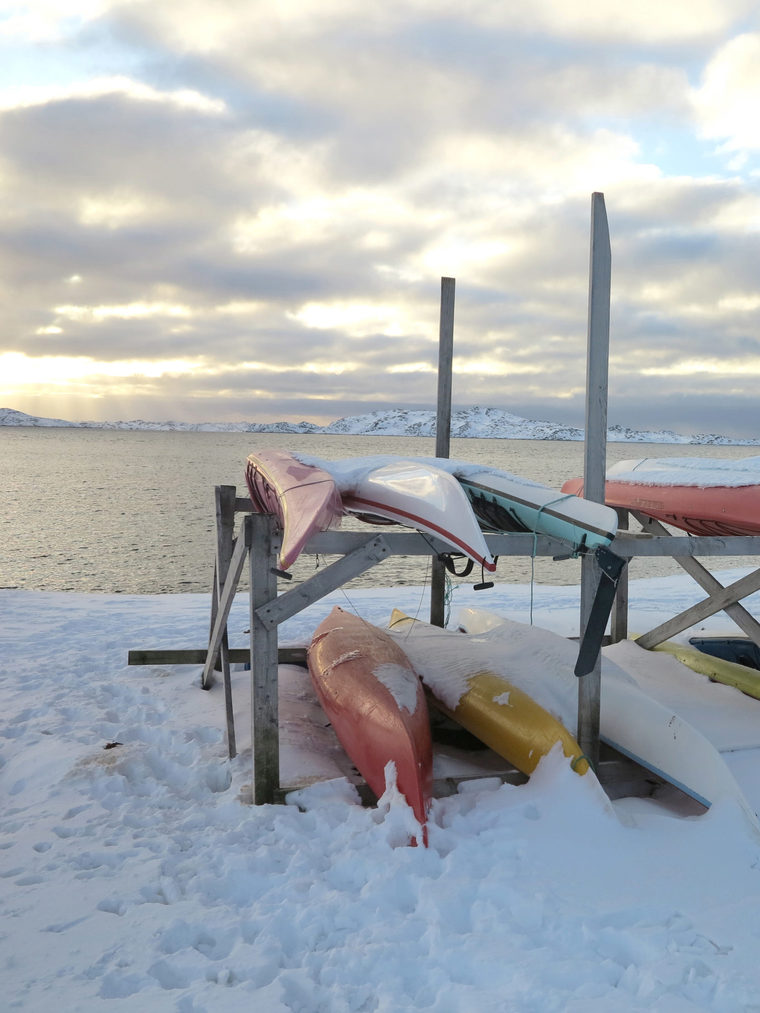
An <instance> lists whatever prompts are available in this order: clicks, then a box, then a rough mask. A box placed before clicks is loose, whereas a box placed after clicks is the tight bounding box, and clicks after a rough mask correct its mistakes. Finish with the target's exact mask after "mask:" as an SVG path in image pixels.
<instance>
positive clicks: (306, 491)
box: [245, 450, 343, 570]
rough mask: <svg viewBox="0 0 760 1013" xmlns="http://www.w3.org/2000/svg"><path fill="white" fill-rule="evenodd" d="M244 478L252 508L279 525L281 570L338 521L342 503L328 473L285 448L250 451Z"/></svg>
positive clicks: (287, 567)
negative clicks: (318, 534) (253, 452)
mask: <svg viewBox="0 0 760 1013" xmlns="http://www.w3.org/2000/svg"><path fill="white" fill-rule="evenodd" d="M245 479H246V484H247V485H248V492H249V494H250V497H251V503H252V504H253V507H254V510H255V511H256V512H257V513H268V514H273V515H274V516H275V517H276V518H277V521H278V523H279V525H280V529H281V531H282V547H281V549H280V557H279V564H280V567H281V568H282V569H283V570H288V569H289V568H290V567H291V566H292V565H293V563H294V562H295V561H296V559H297V558H298V556H299V555H300V553H301V551H302V549H303V548H304V546H305V545H306V543H307V542H308V540H309V539H310V538H311V537H312V536H313V535H315V534H316V533H317V532H318V531H325V530H327V529H328V528H331V527H337V526H338V525H339V524H340V519H341V516H342V513H343V505H342V503H341V500H340V494H339V492H338V489H337V486H336V485H335V481H334V480H333V478H332V476H331V475H329V474H328V473H327V472H326V471H323V470H322V469H321V468H317V467H315V466H313V465H309V464H303V463H302V462H301V461H300V460H298V458H296V457H294V456H293V455H292V454H290V453H288V451H285V450H267V451H262V452H261V453H258V454H250V455H249V457H248V461H247V463H246V471H245Z"/></svg>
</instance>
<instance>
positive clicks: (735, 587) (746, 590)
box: [636, 570, 760, 648]
mask: <svg viewBox="0 0 760 1013" xmlns="http://www.w3.org/2000/svg"><path fill="white" fill-rule="evenodd" d="M721 586H722V585H721ZM757 590H760V570H753V571H752V573H749V574H747V575H746V577H742V578H741V579H740V580H737V581H734V583H733V584H729V585H728V586H727V587H723V588H722V590H721V591H719V592H716V593H715V594H711V595H710V597H709V598H705V599H704V600H703V601H701V602H699V603H698V604H696V605H692V606H691V608H688V609H684V611H683V612H679V614H678V615H677V616H673V618H672V619H668V621H667V622H665V623H662V625H661V626H657V627H655V629H653V630H650V631H649V632H648V633H645V634H644V635H643V636H641V637H639V638H638V639H637V641H636V642H637V643H638V644H640V645H641V646H642V647H646V648H650V647H655V646H656V645H657V644H662V643H664V641H666V640H670V638H671V637H674V636H675V635H676V633H682V632H683V631H684V630H688V628H689V627H690V626H694V625H695V623H699V622H701V621H702V620H703V619H707V618H708V617H709V616H712V615H715V613H716V612H720V611H722V610H724V609H725V608H726V606H727V605H732V604H733V603H734V602H737V601H739V600H740V599H741V598H745V597H746V596H747V595H748V594H754V592H755V591H757Z"/></svg>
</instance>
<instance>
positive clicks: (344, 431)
mask: <svg viewBox="0 0 760 1013" xmlns="http://www.w3.org/2000/svg"><path fill="white" fill-rule="evenodd" d="M436 424H437V413H436V412H435V411H433V410H432V409H426V410H417V411H414V410H411V409H407V408H397V409H390V410H387V411H375V412H368V413H366V414H365V415H354V416H349V417H348V418H342V419H336V420H335V421H334V422H331V423H330V424H329V425H327V426H317V425H314V423H312V422H178V421H165V422H150V421H146V420H145V419H131V420H129V421H121V422H68V421H66V420H64V419H46V418H40V417H39V416H35V415H27V414H25V413H24V412H20V411H17V410H16V409H14V408H0V426H56V427H72V426H73V427H78V428H84V429H139V430H156V431H159V430H160V431H176V430H188V431H193V432H207V433H211V432H215V433H300V434H309V433H314V434H328V435H329V434H335V435H351V436H359V435H364V434H371V435H373V436H426V437H432V436H435V432H436ZM451 436H452V438H454V439H467V438H479V439H489V438H491V437H496V438H499V439H511V440H571V441H575V442H578V441H581V440H583V438H584V433H583V430H582V429H579V428H577V427H576V426H567V425H563V424H562V423H559V422H547V421H543V420H535V419H524V418H522V417H521V416H519V415H514V414H513V413H512V412H508V411H505V410H504V409H502V408H484V407H480V406H477V405H476V406H474V407H471V408H459V409H455V410H454V411H452V413H451ZM607 440H608V442H610V443H683V444H699V445H716V446H757V444H758V442H760V441H758V440H754V439H753V440H748V439H733V438H729V437H727V436H719V435H716V434H715V433H698V434H694V435H691V436H682V435H681V434H679V433H674V432H672V431H671V430H657V431H650V430H639V429H629V428H628V427H627V426H619V425H614V426H610V427H609V428H608V430H607Z"/></svg>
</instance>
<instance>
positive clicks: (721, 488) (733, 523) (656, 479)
mask: <svg viewBox="0 0 760 1013" xmlns="http://www.w3.org/2000/svg"><path fill="white" fill-rule="evenodd" d="M562 491H563V492H569V493H573V494H574V495H576V496H582V495H583V480H582V479H580V478H573V479H570V480H569V481H567V482H565V484H564V485H563V486H562ZM604 498H605V502H606V503H607V505H608V506H612V507H622V508H625V509H627V510H637V511H639V512H640V513H643V514H646V515H647V516H648V517H654V518H655V520H658V521H661V522H662V523H663V524H672V525H673V526H674V527H676V528H681V529H682V530H684V531H688V532H689V533H690V534H692V535H756V534H760V458H757V457H754V458H752V457H751V458H745V459H743V460H742V459H740V460H730V459H724V458H666V457H663V458H643V459H642V460H637V461H619V462H618V463H617V464H615V465H613V466H612V467H611V468H609V469H608V471H607V483H606V487H605V494H604Z"/></svg>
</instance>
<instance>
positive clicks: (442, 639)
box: [389, 609, 589, 774]
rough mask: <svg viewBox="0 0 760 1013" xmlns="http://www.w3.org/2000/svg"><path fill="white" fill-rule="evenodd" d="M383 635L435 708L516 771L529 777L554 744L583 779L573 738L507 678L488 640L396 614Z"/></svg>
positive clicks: (585, 764) (583, 769)
mask: <svg viewBox="0 0 760 1013" xmlns="http://www.w3.org/2000/svg"><path fill="white" fill-rule="evenodd" d="M389 633H390V634H391V635H392V636H393V638H394V639H395V641H396V643H397V644H398V645H399V646H400V647H401V648H403V650H404V652H405V654H406V655H407V656H408V657H409V659H410V660H411V662H412V664H413V665H414V668H415V670H416V671H417V672H418V673H419V675H420V677H421V679H422V681H423V683H424V684H425V688H426V690H427V691H428V692H429V693H430V696H431V698H432V701H433V703H434V704H435V706H436V707H437V708H438V709H439V710H441V711H442V712H443V713H444V714H447V715H448V716H449V717H451V718H453V719H454V720H455V721H457V722H458V723H459V724H460V725H462V727H464V728H466V729H467V731H469V732H471V733H472V734H473V735H475V736H476V737H477V738H478V739H480V741H481V742H483V743H485V745H487V746H489V747H490V748H491V749H493V750H494V752H496V753H498V754H499V756H503V757H504V759H505V760H508V761H509V763H511V764H513V766H515V767H516V768H517V769H518V770H521V771H522V772H523V773H524V774H532V773H533V771H534V770H535V769H536V767H537V766H538V763H539V761H540V760H541V758H542V757H543V756H546V755H547V754H548V753H549V752H551V750H552V749H553V748H554V747H555V746H556V745H557V743H559V744H561V747H562V750H563V752H564V754H565V756H566V757H567V758H568V760H569V761H570V763H571V766H572V767H573V769H574V770H575V771H576V772H577V773H579V774H585V773H586V771H587V770H588V768H589V764H588V761H587V759H586V757H585V756H583V755H582V752H581V748H580V746H579V745H578V743H577V742H576V740H575V738H574V736H573V735H571V733H570V732H569V731H568V730H567V728H566V727H565V725H564V724H563V723H562V722H561V721H560V720H559V719H558V717H557V716H556V715H555V714H552V713H550V712H549V711H548V710H547V709H546V708H545V707H543V706H541V705H540V704H539V703H537V701H536V700H535V699H534V698H533V697H532V696H530V695H529V694H528V693H527V692H525V690H524V689H520V688H519V687H518V686H516V685H515V683H514V681H513V680H510V679H509V678H507V676H506V674H505V670H504V668H503V667H502V666H501V664H500V663H499V660H498V651H496V652H495V651H494V650H493V645H492V643H491V642H490V639H491V638H489V637H478V636H468V635H466V634H463V633H456V632H454V631H452V630H444V629H440V628H439V627H437V626H431V625H430V624H428V623H425V622H421V621H419V620H416V619H411V618H410V617H409V616H407V615H405V614H404V613H403V612H401V611H399V610H398V609H394V611H393V614H392V616H391V621H390V626H389ZM498 646H499V644H498V643H497V647H498Z"/></svg>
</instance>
